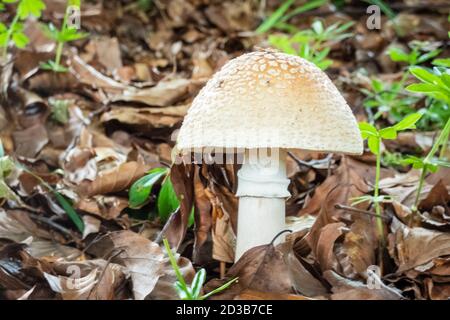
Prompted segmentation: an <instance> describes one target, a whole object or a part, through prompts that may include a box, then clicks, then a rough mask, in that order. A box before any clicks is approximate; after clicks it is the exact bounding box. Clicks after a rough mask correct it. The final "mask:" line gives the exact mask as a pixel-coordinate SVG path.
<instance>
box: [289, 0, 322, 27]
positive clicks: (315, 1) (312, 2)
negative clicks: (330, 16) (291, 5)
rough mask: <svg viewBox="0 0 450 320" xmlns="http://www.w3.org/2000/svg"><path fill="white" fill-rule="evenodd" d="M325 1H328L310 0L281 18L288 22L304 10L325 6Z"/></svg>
mask: <svg viewBox="0 0 450 320" xmlns="http://www.w3.org/2000/svg"><path fill="white" fill-rule="evenodd" d="M325 3H327V0H310V1H307V2H306V3H305V4H304V5H302V6H300V7H297V8H295V9H294V10H292V12H290V13H288V14H286V15H285V16H284V17H282V18H281V21H282V22H286V21H288V20H289V19H291V18H292V17H295V16H297V15H299V14H301V13H303V12H306V11H310V10H314V9H316V8H319V7H321V6H323V5H324V4H325Z"/></svg>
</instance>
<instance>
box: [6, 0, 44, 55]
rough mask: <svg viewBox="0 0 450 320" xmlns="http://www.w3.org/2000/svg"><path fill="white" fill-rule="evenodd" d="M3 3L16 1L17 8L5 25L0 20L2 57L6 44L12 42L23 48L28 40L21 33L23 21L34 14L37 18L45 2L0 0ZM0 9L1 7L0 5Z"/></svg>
mask: <svg viewBox="0 0 450 320" xmlns="http://www.w3.org/2000/svg"><path fill="white" fill-rule="evenodd" d="M1 2H2V3H0V4H1V5H3V4H14V3H17V2H18V5H17V10H16V14H15V16H14V18H13V19H12V21H11V23H10V24H9V26H8V27H7V26H6V25H5V24H3V23H1V22H0V47H1V48H3V53H2V57H3V59H6V56H7V54H8V46H9V44H10V43H11V42H12V43H13V44H14V45H15V46H16V47H17V48H19V49H22V48H24V47H25V46H26V45H27V44H28V42H29V41H30V40H29V39H28V37H27V36H26V35H25V34H24V33H23V23H22V22H23V21H25V20H26V19H27V18H28V17H31V16H34V17H36V18H39V17H40V16H41V13H42V10H44V9H45V4H44V2H43V1H42V0H19V1H18V0H1ZM0 9H2V8H1V7H0Z"/></svg>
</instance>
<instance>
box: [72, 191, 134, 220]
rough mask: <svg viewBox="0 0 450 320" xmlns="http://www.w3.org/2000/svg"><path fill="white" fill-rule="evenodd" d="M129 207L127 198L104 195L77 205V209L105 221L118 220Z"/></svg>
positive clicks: (82, 201)
mask: <svg viewBox="0 0 450 320" xmlns="http://www.w3.org/2000/svg"><path fill="white" fill-rule="evenodd" d="M127 207H128V199H126V198H121V197H116V196H102V195H98V196H93V197H91V198H82V199H80V200H79V201H78V202H77V203H76V204H75V208H76V209H79V210H82V211H86V212H89V213H91V214H94V215H96V216H99V217H101V218H102V219H105V220H111V219H115V218H117V217H118V216H119V215H120V213H121V212H122V210H123V209H125V208H127Z"/></svg>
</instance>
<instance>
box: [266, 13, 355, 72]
mask: <svg viewBox="0 0 450 320" xmlns="http://www.w3.org/2000/svg"><path fill="white" fill-rule="evenodd" d="M352 25H353V22H348V23H344V24H340V23H335V24H332V25H331V26H329V27H326V28H325V26H324V25H323V23H322V21H320V20H316V21H314V22H313V24H312V25H311V29H307V30H301V31H298V32H296V33H295V34H293V35H292V36H289V35H279V34H277V35H271V36H269V43H270V44H271V45H272V46H274V47H276V48H278V49H279V50H282V51H283V52H286V53H289V54H293V55H298V56H300V57H302V58H304V59H306V60H308V61H311V62H312V63H314V64H315V65H317V66H318V67H319V68H321V69H322V70H325V69H327V68H328V67H329V66H330V65H331V64H332V63H333V61H332V60H330V59H327V56H328V54H329V52H330V44H331V43H334V42H337V41H341V40H343V39H346V38H348V37H350V36H351V33H349V32H345V31H347V30H348V29H349V28H350V27H351V26H352Z"/></svg>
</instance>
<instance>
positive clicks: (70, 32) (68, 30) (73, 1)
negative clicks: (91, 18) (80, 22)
mask: <svg viewBox="0 0 450 320" xmlns="http://www.w3.org/2000/svg"><path fill="white" fill-rule="evenodd" d="M74 7H76V8H78V9H79V8H80V0H68V1H67V8H66V12H65V14H64V19H63V22H62V25H61V28H60V29H57V28H56V27H55V26H54V25H53V24H52V23H50V24H48V25H44V26H43V30H44V33H45V35H46V36H47V37H48V38H50V39H52V40H55V41H56V42H57V47H56V54H55V60H49V61H47V62H44V63H41V68H42V69H44V70H52V71H54V72H66V71H67V68H66V67H64V66H62V65H61V56H62V52H63V48H64V44H65V43H67V42H71V41H75V40H80V39H83V38H85V37H86V36H87V35H88V34H87V33H86V32H79V31H78V30H77V26H70V25H69V24H68V19H69V14H70V13H71V8H74Z"/></svg>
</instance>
